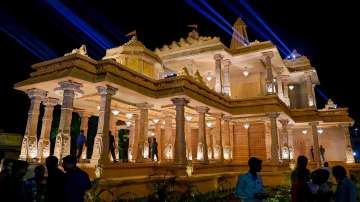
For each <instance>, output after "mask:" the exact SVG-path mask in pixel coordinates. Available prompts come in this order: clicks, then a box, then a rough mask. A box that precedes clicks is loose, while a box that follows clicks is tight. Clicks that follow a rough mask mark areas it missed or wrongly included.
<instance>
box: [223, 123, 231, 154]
mask: <svg viewBox="0 0 360 202" xmlns="http://www.w3.org/2000/svg"><path fill="white" fill-rule="evenodd" d="M223 128H224V130H223V136H222V139H223V145H224V148H223V153H224V159H225V160H229V159H231V142H230V139H231V137H230V117H229V116H225V117H224V127H223Z"/></svg>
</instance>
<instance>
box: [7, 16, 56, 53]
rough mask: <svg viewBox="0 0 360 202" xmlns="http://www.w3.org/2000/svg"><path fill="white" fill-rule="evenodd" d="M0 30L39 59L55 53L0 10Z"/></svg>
mask: <svg viewBox="0 0 360 202" xmlns="http://www.w3.org/2000/svg"><path fill="white" fill-rule="evenodd" d="M0 19H1V23H0V30H1V31H2V32H3V33H5V34H6V35H8V36H9V37H10V38H12V39H14V40H15V41H16V42H17V43H18V44H19V45H21V46H22V47H24V48H25V49H26V50H28V51H29V52H30V53H31V54H33V55H34V56H36V57H37V58H39V59H41V60H47V59H50V58H55V57H56V56H57V54H56V53H55V52H54V51H53V50H52V49H50V48H49V47H48V46H47V45H46V44H45V43H43V42H42V41H40V39H38V38H37V37H36V36H34V35H33V34H31V32H29V31H28V30H26V29H25V28H24V27H22V26H20V25H18V24H17V23H16V20H15V19H14V18H13V17H11V16H9V15H7V14H6V13H3V12H1V11H0Z"/></svg>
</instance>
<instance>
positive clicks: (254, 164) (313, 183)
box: [235, 156, 357, 202]
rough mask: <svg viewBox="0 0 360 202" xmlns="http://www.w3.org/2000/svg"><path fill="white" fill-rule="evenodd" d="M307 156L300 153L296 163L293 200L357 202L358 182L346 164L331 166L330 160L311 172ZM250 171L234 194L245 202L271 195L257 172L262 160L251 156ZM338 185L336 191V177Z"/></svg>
mask: <svg viewBox="0 0 360 202" xmlns="http://www.w3.org/2000/svg"><path fill="white" fill-rule="evenodd" d="M307 164H308V159H307V158H306V157H305V156H299V157H298V159H297V166H296V168H295V170H294V171H293V172H292V173H291V201H292V202H333V201H334V202H355V201H357V199H356V197H357V192H356V187H355V185H354V184H353V183H352V182H351V180H350V179H349V178H348V177H347V175H346V170H345V168H344V167H343V166H334V167H333V168H332V169H330V168H329V164H328V163H327V162H325V163H324V167H322V168H319V169H316V170H314V171H313V172H310V170H309V169H307ZM248 165H249V172H247V173H246V174H244V175H241V176H239V178H238V181H237V185H236V189H235V196H236V197H238V198H240V199H241V200H242V201H243V202H261V201H262V200H263V199H266V198H267V197H268V194H267V193H266V192H265V191H264V186H263V182H262V179H261V177H260V176H259V175H258V173H259V172H260V171H261V168H262V161H261V160H260V159H258V158H255V157H252V158H250V159H249V161H248ZM332 177H334V178H335V180H336V182H337V186H336V189H334V190H335V192H334V191H333V183H332V182H333V180H332Z"/></svg>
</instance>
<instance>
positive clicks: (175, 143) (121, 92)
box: [15, 19, 354, 178]
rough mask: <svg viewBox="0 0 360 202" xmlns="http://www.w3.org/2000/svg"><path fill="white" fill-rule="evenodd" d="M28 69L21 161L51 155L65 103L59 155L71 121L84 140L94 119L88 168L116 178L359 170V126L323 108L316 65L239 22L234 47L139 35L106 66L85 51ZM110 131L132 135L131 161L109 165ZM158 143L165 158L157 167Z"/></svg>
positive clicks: (114, 51)
mask: <svg viewBox="0 0 360 202" xmlns="http://www.w3.org/2000/svg"><path fill="white" fill-rule="evenodd" d="M32 68H33V69H34V71H33V72H32V73H31V74H30V77H29V78H28V79H26V80H24V81H21V82H19V83H16V84H15V89H17V90H20V91H23V92H24V93H26V94H28V96H29V99H30V101H31V106H30V109H29V112H28V120H27V125H26V131H25V134H24V138H23V141H22V147H21V154H20V159H24V160H25V159H26V160H29V161H32V160H34V159H36V160H39V161H42V160H43V159H44V158H46V157H47V156H49V155H50V130H51V127H52V126H51V123H52V116H53V108H54V106H56V105H61V117H60V124H59V130H58V134H57V137H56V142H55V147H54V155H56V156H57V157H58V158H59V159H61V158H62V157H64V156H66V155H68V154H70V145H71V144H70V141H71V137H70V124H71V119H72V114H73V113H78V114H79V115H80V116H81V129H83V130H84V131H85V134H86V131H87V129H88V120H89V117H90V116H98V117H99V119H98V120H99V121H98V127H97V134H96V137H95V140H94V143H93V144H94V146H93V151H92V155H91V156H86V155H85V154H84V155H83V158H84V159H87V160H84V163H83V165H84V166H87V167H89V168H91V167H102V168H103V170H102V174H103V175H104V176H108V177H114V178H115V177H118V176H123V175H124V176H126V175H129V174H128V173H125V174H123V173H121V172H120V171H117V170H121V169H132V170H136V169H140V168H144V169H145V168H146V169H150V170H151V169H155V168H156V169H161V168H162V167H172V166H176V167H177V168H186V167H189V164H191V165H192V170H191V171H192V172H194V173H196V168H197V166H198V168H199V169H200V170H201V169H202V171H201V172H202V173H206V172H207V170H206V169H212V170H211V171H208V173H215V172H218V171H219V170H220V171H221V172H225V171H230V170H231V171H235V170H236V169H235V168H236V166H238V165H245V163H246V162H247V160H248V158H249V157H251V156H255V157H258V158H260V159H262V160H263V161H264V165H272V168H271V169H272V170H274V169H275V167H281V166H282V165H285V164H286V162H292V160H293V159H296V158H297V156H299V155H305V156H307V157H308V158H309V159H310V161H311V162H313V163H314V164H316V165H318V166H319V165H320V164H321V161H324V160H326V161H329V162H341V163H354V158H353V155H352V147H351V142H350V136H349V126H351V125H352V124H353V119H351V118H350V117H349V116H348V110H347V108H340V107H337V106H336V105H335V104H334V103H333V102H332V101H329V102H328V104H327V105H326V106H325V108H323V109H319V107H318V106H317V103H316V97H315V92H314V87H315V86H316V85H318V84H319V78H318V76H317V72H316V69H315V68H314V67H313V66H312V65H311V63H310V61H309V59H308V58H307V57H305V56H302V55H300V54H298V53H293V54H292V56H291V57H289V58H285V59H283V58H282V57H281V55H280V54H279V51H278V49H277V47H276V46H275V45H274V44H273V43H272V42H271V41H263V42H259V41H253V42H250V41H249V39H248V36H247V32H246V24H245V23H244V22H243V21H242V20H241V19H238V20H237V21H236V22H235V24H234V33H233V37H232V40H231V45H230V47H227V46H226V45H224V44H223V43H222V42H221V41H220V38H218V37H211V36H201V35H199V33H198V32H197V30H196V29H194V30H192V31H191V32H190V33H189V34H188V36H186V37H184V38H180V39H179V40H177V41H173V42H172V43H171V44H168V45H163V46H162V47H161V48H157V49H156V50H154V51H152V50H149V49H148V48H146V46H145V45H144V44H143V43H142V42H141V41H139V40H138V39H137V38H136V36H134V37H133V38H132V39H131V40H129V41H128V42H127V43H125V44H123V45H121V46H119V47H114V48H111V49H108V50H106V55H105V56H104V57H103V58H102V59H101V60H94V59H92V58H91V57H89V56H88V55H87V52H86V47H85V46H82V47H80V48H79V49H74V50H73V51H72V52H71V53H67V54H65V56H63V57H59V58H54V59H51V60H48V61H44V62H40V63H37V64H34V65H32ZM41 103H42V105H41ZM42 106H43V107H44V108H45V109H44V115H43V117H39V110H40V107H42ZM40 118H41V119H42V128H41V135H40V137H37V135H36V131H37V126H38V121H39V119H40ZM119 123H120V124H119ZM109 131H112V134H113V135H115V139H116V140H117V139H118V134H119V131H122V132H123V133H126V135H125V136H123V137H122V138H127V139H128V141H125V142H128V143H127V145H126V148H127V149H128V156H127V158H128V159H129V163H122V162H119V163H116V164H111V165H110V164H109V165H107V164H108V163H107V162H109V161H110V155H109V149H108V148H109V147H108V138H109V136H108V133H109ZM154 139H156V142H157V143H158V157H156V158H155V161H151V159H150V155H149V154H150V147H149V145H151V143H152V142H153V141H154ZM116 142H120V143H119V144H118V147H122V146H124V145H123V144H122V142H124V141H116ZM320 146H322V147H323V148H325V153H324V158H325V159H323V158H322V156H321V154H320V149H319V148H320ZM311 148H313V149H311ZM311 150H312V151H313V152H311ZM312 154H313V155H312ZM117 158H119V157H117ZM125 165H126V166H125ZM215 165H216V166H215ZM215 167H216V168H218V170H216V169H215ZM287 167H288V166H287ZM107 170H108V171H109V173H112V174H106V172H107ZM275 170H276V169H275ZM220 171H219V172H220ZM139 172H142V171H139ZM199 172H200V171H199Z"/></svg>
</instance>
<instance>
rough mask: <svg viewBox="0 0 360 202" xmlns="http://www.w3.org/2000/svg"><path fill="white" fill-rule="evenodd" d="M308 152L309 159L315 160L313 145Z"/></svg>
mask: <svg viewBox="0 0 360 202" xmlns="http://www.w3.org/2000/svg"><path fill="white" fill-rule="evenodd" d="M310 154H311V159H312V160H313V161H315V158H314V147H313V146H311V148H310Z"/></svg>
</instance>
